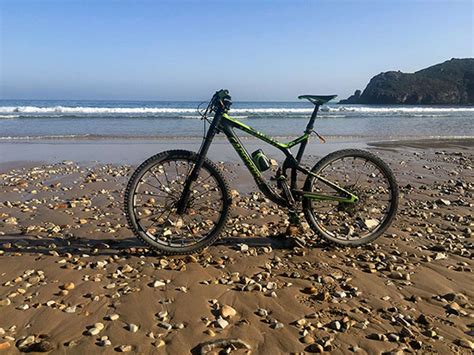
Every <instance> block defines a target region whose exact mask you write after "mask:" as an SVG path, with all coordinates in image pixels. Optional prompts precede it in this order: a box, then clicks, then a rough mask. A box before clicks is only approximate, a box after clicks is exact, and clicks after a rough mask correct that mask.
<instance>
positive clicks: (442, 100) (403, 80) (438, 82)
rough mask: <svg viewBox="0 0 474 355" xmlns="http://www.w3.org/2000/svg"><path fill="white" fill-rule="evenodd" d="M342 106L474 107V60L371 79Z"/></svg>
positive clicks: (437, 65)
mask: <svg viewBox="0 0 474 355" xmlns="http://www.w3.org/2000/svg"><path fill="white" fill-rule="evenodd" d="M339 103H341V104H386V105H387V104H404V105H474V58H465V59H451V60H448V61H446V62H444V63H441V64H436V65H433V66H431V67H428V68H426V69H422V70H419V71H417V72H415V73H402V72H400V71H389V72H385V73H381V74H378V75H376V76H374V77H373V78H372V79H371V80H370V82H369V84H368V85H367V87H366V88H365V90H364V91H363V92H362V93H361V91H360V90H356V91H355V93H354V95H352V96H350V97H349V98H347V99H346V100H341V101H339Z"/></svg>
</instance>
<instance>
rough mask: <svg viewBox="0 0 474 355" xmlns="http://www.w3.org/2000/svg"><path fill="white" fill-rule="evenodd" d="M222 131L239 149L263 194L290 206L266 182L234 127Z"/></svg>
mask: <svg viewBox="0 0 474 355" xmlns="http://www.w3.org/2000/svg"><path fill="white" fill-rule="evenodd" d="M222 131H223V132H224V133H225V135H226V136H227V138H228V139H229V142H230V143H231V144H232V146H233V147H234V149H235V150H236V151H237V154H239V156H240V158H241V159H242V160H243V162H244V163H245V166H246V167H247V168H248V169H249V171H250V173H251V174H252V176H253V178H254V180H255V182H256V183H257V186H258V188H259V189H260V190H261V191H262V192H263V194H264V195H265V196H266V197H267V198H268V199H270V200H271V201H273V202H275V203H276V204H278V205H280V206H288V203H287V201H286V200H285V199H284V198H282V197H280V196H279V195H278V194H276V193H275V192H274V191H273V189H272V188H271V187H270V186H268V184H267V183H266V182H265V180H264V179H263V177H262V173H261V172H260V170H258V168H257V166H256V165H255V163H254V162H253V160H252V158H251V157H250V155H249V153H248V152H247V150H246V149H245V147H244V146H243V145H242V143H241V142H240V139H239V137H237V136H236V135H235V133H234V131H233V130H232V128H231V127H229V126H224V127H222Z"/></svg>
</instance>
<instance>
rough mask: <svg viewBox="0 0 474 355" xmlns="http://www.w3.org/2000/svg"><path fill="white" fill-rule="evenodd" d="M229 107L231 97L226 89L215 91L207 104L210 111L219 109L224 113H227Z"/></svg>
mask: <svg viewBox="0 0 474 355" xmlns="http://www.w3.org/2000/svg"><path fill="white" fill-rule="evenodd" d="M231 105H232V97H231V96H230V95H229V90H226V89H221V90H219V91H216V93H215V94H214V96H213V97H212V99H211V102H210V104H209V106H210V108H211V111H216V110H217V109H221V110H223V111H224V112H226V111H228V110H229V109H230V106H231Z"/></svg>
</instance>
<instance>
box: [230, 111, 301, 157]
mask: <svg viewBox="0 0 474 355" xmlns="http://www.w3.org/2000/svg"><path fill="white" fill-rule="evenodd" d="M222 118H224V120H226V121H227V122H230V123H231V125H232V126H233V127H235V128H238V129H240V130H241V131H244V132H247V133H249V134H251V135H252V136H254V137H256V138H259V139H261V140H263V141H264V142H266V143H268V144H271V145H273V146H274V147H277V148H279V149H280V150H281V149H290V148H291V147H294V146H295V145H297V144H299V143H301V142H303V141H304V140H308V139H309V134H307V133H305V134H303V135H302V136H301V137H298V138H296V139H294V140H292V141H291V142H288V143H281V142H278V141H277V140H276V139H274V138H272V137H269V136H267V135H265V134H263V133H261V132H259V131H257V130H256V129H254V128H252V127H250V126H248V125H246V124H245V123H243V122H240V121H239V120H237V119H235V118H232V117H230V116H229V115H228V114H227V113H223V114H222ZM222 125H225V121H224V122H221V126H222Z"/></svg>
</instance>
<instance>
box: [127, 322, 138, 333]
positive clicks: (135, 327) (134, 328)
mask: <svg viewBox="0 0 474 355" xmlns="http://www.w3.org/2000/svg"><path fill="white" fill-rule="evenodd" d="M138 329H139V327H138V325H136V324H133V323H130V324H128V325H127V330H128V331H129V332H132V333H136V332H138Z"/></svg>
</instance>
